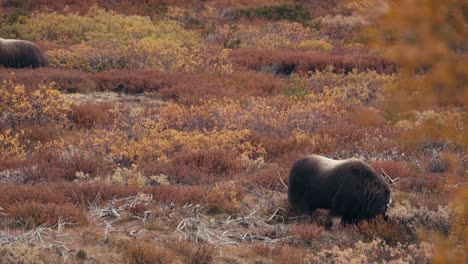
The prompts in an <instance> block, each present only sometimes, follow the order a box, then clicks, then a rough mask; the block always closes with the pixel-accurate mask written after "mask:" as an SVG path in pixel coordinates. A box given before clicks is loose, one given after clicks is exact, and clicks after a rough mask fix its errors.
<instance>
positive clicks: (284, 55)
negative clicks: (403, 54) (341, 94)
mask: <svg viewBox="0 0 468 264" xmlns="http://www.w3.org/2000/svg"><path fill="white" fill-rule="evenodd" d="M231 58H232V60H233V61H234V62H236V63H237V64H239V65H240V66H243V67H246V68H248V69H254V70H261V69H262V68H264V69H266V68H270V69H269V71H273V73H281V74H290V73H292V72H298V73H307V72H308V71H312V72H314V71H323V70H325V69H327V67H328V66H333V67H334V71H335V72H345V73H347V72H351V71H352V70H353V69H358V71H366V70H375V71H377V72H378V73H394V72H396V71H397V66H396V65H395V64H393V63H391V62H389V61H388V60H386V59H384V58H382V57H380V56H378V55H371V54H330V53H329V54H324V53H311V52H302V51H280V50H234V51H232V53H231Z"/></svg>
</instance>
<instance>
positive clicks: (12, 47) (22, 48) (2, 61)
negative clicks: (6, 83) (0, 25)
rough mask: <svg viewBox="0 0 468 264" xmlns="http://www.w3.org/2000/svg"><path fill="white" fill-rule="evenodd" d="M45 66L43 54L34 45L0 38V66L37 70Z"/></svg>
mask: <svg viewBox="0 0 468 264" xmlns="http://www.w3.org/2000/svg"><path fill="white" fill-rule="evenodd" d="M46 65H47V60H46V57H45V54H44V52H43V51H42V50H41V49H40V48H39V47H38V46H36V44H34V43H32V42H29V41H26V40H19V39H2V38H0V66H3V67H6V68H25V67H32V68H37V67H42V66H46Z"/></svg>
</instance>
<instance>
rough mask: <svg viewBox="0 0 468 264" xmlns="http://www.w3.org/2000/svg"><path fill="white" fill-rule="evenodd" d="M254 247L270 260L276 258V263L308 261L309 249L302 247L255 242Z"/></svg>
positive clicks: (254, 249)
mask: <svg viewBox="0 0 468 264" xmlns="http://www.w3.org/2000/svg"><path fill="white" fill-rule="evenodd" d="M252 249H253V251H254V252H255V253H257V254H259V255H261V256H264V257H267V258H268V259H270V260H271V259H274V260H275V262H276V263H284V264H289V263H291V264H298V263H308V261H307V258H306V257H307V251H305V250H303V249H301V248H295V247H291V246H288V245H270V244H255V245H254V246H253V247H252Z"/></svg>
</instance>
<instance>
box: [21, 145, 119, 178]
mask: <svg viewBox="0 0 468 264" xmlns="http://www.w3.org/2000/svg"><path fill="white" fill-rule="evenodd" d="M31 161H32V164H34V165H35V166H33V167H30V168H28V169H27V171H26V173H25V179H24V180H25V183H38V182H50V181H61V180H67V181H72V180H75V179H76V173H77V172H83V173H85V174H88V175H89V176H90V177H96V176H98V175H103V174H106V173H108V172H110V168H111V164H109V163H108V162H106V161H104V160H103V159H101V158H95V157H86V156H83V155H80V154H77V155H67V156H65V155H63V153H62V151H60V150H57V149H40V150H39V151H38V152H37V153H35V155H34V157H33V158H32V159H31Z"/></svg>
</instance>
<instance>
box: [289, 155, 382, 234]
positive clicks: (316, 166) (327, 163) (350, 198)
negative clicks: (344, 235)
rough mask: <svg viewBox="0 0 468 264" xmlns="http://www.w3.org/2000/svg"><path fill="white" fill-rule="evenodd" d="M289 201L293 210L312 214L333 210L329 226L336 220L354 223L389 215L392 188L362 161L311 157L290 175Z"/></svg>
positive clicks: (301, 160) (302, 160)
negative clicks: (320, 210) (320, 209)
mask: <svg viewBox="0 0 468 264" xmlns="http://www.w3.org/2000/svg"><path fill="white" fill-rule="evenodd" d="M288 184H289V186H288V198H289V203H290V205H291V207H292V208H293V209H296V210H299V211H301V212H302V213H306V214H308V215H311V214H312V213H313V212H314V210H315V209H317V208H323V209H330V211H329V215H328V219H327V221H326V224H325V228H326V229H330V228H331V227H332V225H333V221H334V220H335V219H339V218H341V223H342V224H344V225H346V224H353V223H357V222H358V221H360V220H364V219H372V218H374V217H375V216H377V215H383V216H385V212H386V211H387V207H388V205H389V203H390V201H391V200H390V186H389V185H388V184H387V182H385V179H384V178H383V177H381V176H380V175H378V174H377V173H376V172H375V171H374V170H373V169H372V168H371V167H370V166H369V165H368V164H366V163H365V162H364V161H362V160H360V159H355V158H352V159H347V160H333V159H329V158H326V157H323V156H319V155H310V156H307V157H305V158H303V159H300V160H298V161H297V162H296V163H295V164H294V165H293V167H292V169H291V173H290V175H289V183H288Z"/></svg>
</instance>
